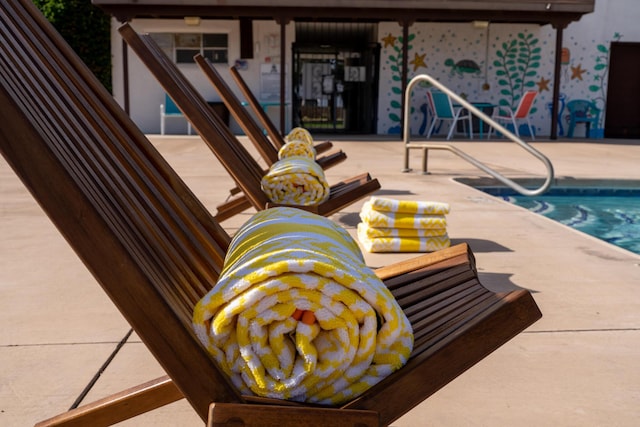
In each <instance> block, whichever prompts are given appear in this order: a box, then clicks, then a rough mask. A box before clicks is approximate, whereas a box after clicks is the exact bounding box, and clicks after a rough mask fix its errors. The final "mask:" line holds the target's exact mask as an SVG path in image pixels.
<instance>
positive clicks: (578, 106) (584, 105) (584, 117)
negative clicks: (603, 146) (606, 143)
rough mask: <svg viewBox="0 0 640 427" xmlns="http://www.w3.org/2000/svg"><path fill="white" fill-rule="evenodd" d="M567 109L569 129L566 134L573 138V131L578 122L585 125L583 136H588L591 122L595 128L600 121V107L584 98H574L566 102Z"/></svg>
mask: <svg viewBox="0 0 640 427" xmlns="http://www.w3.org/2000/svg"><path fill="white" fill-rule="evenodd" d="M567 110H569V130H568V132H567V136H568V137H569V138H573V131H574V130H575V127H576V125H577V124H578V123H584V124H585V125H586V131H585V138H589V132H590V129H591V124H592V123H593V127H594V128H596V127H597V126H598V123H599V122H600V109H599V108H598V107H596V104H595V103H593V102H591V101H587V100H585V99H574V100H573V101H569V102H568V103H567Z"/></svg>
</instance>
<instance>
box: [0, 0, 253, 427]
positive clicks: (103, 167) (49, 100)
mask: <svg viewBox="0 0 640 427" xmlns="http://www.w3.org/2000/svg"><path fill="white" fill-rule="evenodd" d="M0 102H1V103H2V105H3V113H2V114H3V118H4V119H5V120H3V125H2V126H0V151H2V153H3V155H4V156H5V158H6V159H7V162H8V163H9V164H10V165H11V167H12V168H13V169H14V171H15V172H16V174H17V175H18V176H19V177H20V178H21V180H22V181H23V182H24V183H25V185H26V186H27V188H28V189H29V190H30V191H31V193H32V194H33V195H34V197H35V199H36V200H37V201H38V202H39V203H40V205H41V206H42V207H43V209H44V210H45V212H46V213H47V214H48V215H49V217H50V218H51V219H52V221H53V222H54V224H56V226H57V227H58V229H59V230H60V231H61V233H62V234H63V235H64V236H65V238H66V239H67V241H68V242H69V243H70V244H71V246H72V247H73V248H74V250H75V251H76V252H77V253H78V255H79V256H80V258H81V259H82V260H83V262H84V263H85V265H87V267H88V268H89V269H90V271H91V272H92V273H93V274H94V276H95V277H96V279H97V280H98V282H99V283H100V284H101V285H102V286H103V288H104V289H105V291H106V292H107V293H108V295H109V296H110V298H111V299H112V300H113V301H114V303H115V304H116V305H117V306H118V308H119V309H120V311H121V312H122V313H123V315H124V316H125V318H126V319H127V320H128V321H129V323H130V324H131V325H132V326H133V327H134V329H135V330H136V332H137V333H138V335H139V336H140V337H141V338H142V340H143V341H144V342H145V344H146V345H147V347H148V348H149V349H150V351H151V352H152V353H153V354H154V355H155V356H156V358H158V360H159V361H160V363H161V364H162V366H163V367H164V369H165V370H166V372H168V373H169V374H170V375H171V376H172V377H173V378H174V379H175V382H176V385H177V386H178V387H179V388H180V390H181V391H182V392H184V394H186V395H188V396H189V400H190V401H191V404H192V405H193V406H194V408H196V410H197V411H198V412H199V413H200V415H201V417H202V418H203V419H206V418H207V414H208V405H209V403H210V402H211V401H212V400H213V399H214V396H215V399H218V398H221V399H223V400H228V401H237V402H240V401H241V398H240V397H239V395H238V394H237V393H236V392H235V389H234V388H233V387H231V386H230V385H229V383H228V379H227V378H226V377H225V376H223V375H221V374H220V371H219V369H218V368H217V366H216V365H215V363H213V361H212V360H211V357H210V356H209V355H208V353H207V352H206V351H204V349H203V348H202V347H201V346H200V345H199V344H198V342H197V340H196V339H195V338H194V336H193V333H192V332H191V330H190V326H188V325H189V324H190V322H191V321H190V317H191V311H192V304H193V301H194V300H195V299H196V298H197V297H198V295H202V293H203V292H205V291H206V290H207V289H208V287H209V286H211V284H212V283H214V282H215V280H216V278H217V274H218V272H219V271H220V263H221V261H222V257H223V256H224V253H225V252H226V247H227V245H228V241H229V236H228V235H227V234H226V233H225V232H224V230H223V229H222V228H220V227H219V225H218V224H217V223H216V222H215V221H213V219H212V218H211V215H210V214H209V213H208V211H207V210H206V208H204V206H202V205H201V204H200V202H199V201H198V200H197V199H196V198H195V197H193V195H192V193H191V192H190V191H189V189H188V187H187V186H186V185H185V184H184V183H183V182H182V181H181V180H180V178H179V177H178V176H177V175H176V174H175V172H173V170H172V169H171V168H170V167H169V166H168V165H167V164H166V162H164V160H163V159H162V157H161V156H160V155H159V153H157V151H156V150H155V148H154V147H153V145H152V144H151V143H150V142H149V141H148V140H147V139H146V138H145V137H144V135H143V134H142V133H141V132H140V131H139V129H137V127H136V126H135V125H134V124H133V123H132V122H131V120H130V119H129V118H128V116H127V115H126V114H124V112H123V111H122V110H121V108H120V107H119V106H118V104H117V103H116V102H115V101H114V99H113V97H112V96H111V95H110V94H109V93H107V92H106V91H105V90H104V88H103V87H102V86H101V84H100V83H99V82H98V81H97V80H96V79H95V77H94V76H93V75H92V73H91V72H90V71H89V70H88V69H87V68H86V66H85V65H84V64H83V63H82V62H81V61H80V60H79V59H78V58H77V56H76V55H75V53H73V51H72V50H71V49H70V48H69V47H68V45H67V44H66V43H65V42H64V40H63V39H62V38H61V37H60V36H59V34H57V32H56V31H55V30H54V29H53V27H51V25H50V24H49V23H48V22H47V21H46V19H44V17H42V15H41V14H40V12H39V11H38V10H37V9H36V8H35V6H34V5H33V4H32V2H30V1H27V0H16V1H12V2H2V3H0ZM109 261H111V262H109ZM187 326H188V327H187ZM159 330H161V331H162V334H161V335H159V334H158V331H159ZM176 349H180V351H181V352H183V353H180V356H179V357H175V356H174V354H175V352H176ZM167 355H171V357H167ZM192 365H195V366H199V371H200V372H202V373H203V375H204V376H205V377H208V378H207V380H206V381H198V380H195V381H194V380H193V379H191V378H189V377H190V374H189V372H190V369H191V368H190V366H192Z"/></svg>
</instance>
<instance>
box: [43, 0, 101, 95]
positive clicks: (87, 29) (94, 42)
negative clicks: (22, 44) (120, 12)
mask: <svg viewBox="0 0 640 427" xmlns="http://www.w3.org/2000/svg"><path fill="white" fill-rule="evenodd" d="M33 3H34V4H35V5H36V6H37V7H38V8H39V9H40V10H41V11H42V13H43V14H44V16H45V17H46V18H47V19H48V20H49V22H51V23H52V24H53V26H54V27H55V28H56V29H57V30H58V32H59V33H60V34H61V35H62V37H64V39H65V40H66V41H67V43H69V45H71V47H72V48H73V50H74V51H75V52H76V53H77V54H78V56H79V57H80V58H81V59H82V60H83V61H84V63H85V64H87V66H88V67H89V68H90V69H91V71H93V73H94V74H95V75H96V76H97V77H98V79H99V80H100V81H101V82H102V84H103V85H104V86H105V87H106V88H107V89H108V90H109V91H111V27H110V17H109V15H107V14H106V13H105V12H103V11H102V10H101V9H99V8H97V7H96V6H94V5H92V4H91V0H33Z"/></svg>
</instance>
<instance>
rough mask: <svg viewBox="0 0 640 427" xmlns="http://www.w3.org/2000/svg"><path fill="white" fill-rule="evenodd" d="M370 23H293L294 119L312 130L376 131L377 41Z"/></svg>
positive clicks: (358, 132) (325, 131)
mask: <svg viewBox="0 0 640 427" xmlns="http://www.w3.org/2000/svg"><path fill="white" fill-rule="evenodd" d="M374 30H375V26H374V24H340V23H322V24H319V23H297V24H296V42H295V43H294V44H293V79H292V82H293V90H292V93H293V109H292V114H293V124H294V126H301V127H304V128H306V129H308V130H310V131H312V132H316V133H350V134H370V133H375V131H376V117H377V104H378V93H377V89H378V66H379V59H378V58H379V52H380V46H379V44H377V43H375V41H372V40H375V37H376V36H375V31H374Z"/></svg>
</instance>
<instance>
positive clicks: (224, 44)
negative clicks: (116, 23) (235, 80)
mask: <svg viewBox="0 0 640 427" xmlns="http://www.w3.org/2000/svg"><path fill="white" fill-rule="evenodd" d="M151 37H152V38H153V39H154V40H155V41H156V43H158V45H159V46H160V48H162V50H163V51H164V52H165V53H166V54H167V56H168V57H169V58H171V59H173V61H174V62H176V63H177V64H190V63H193V57H194V56H195V55H196V54H198V53H201V54H202V56H204V57H205V58H207V59H209V60H210V61H211V62H213V63H216V64H227V63H228V62H229V61H228V35H227V34H217V33H210V34H209V33H207V34H202V33H151Z"/></svg>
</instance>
